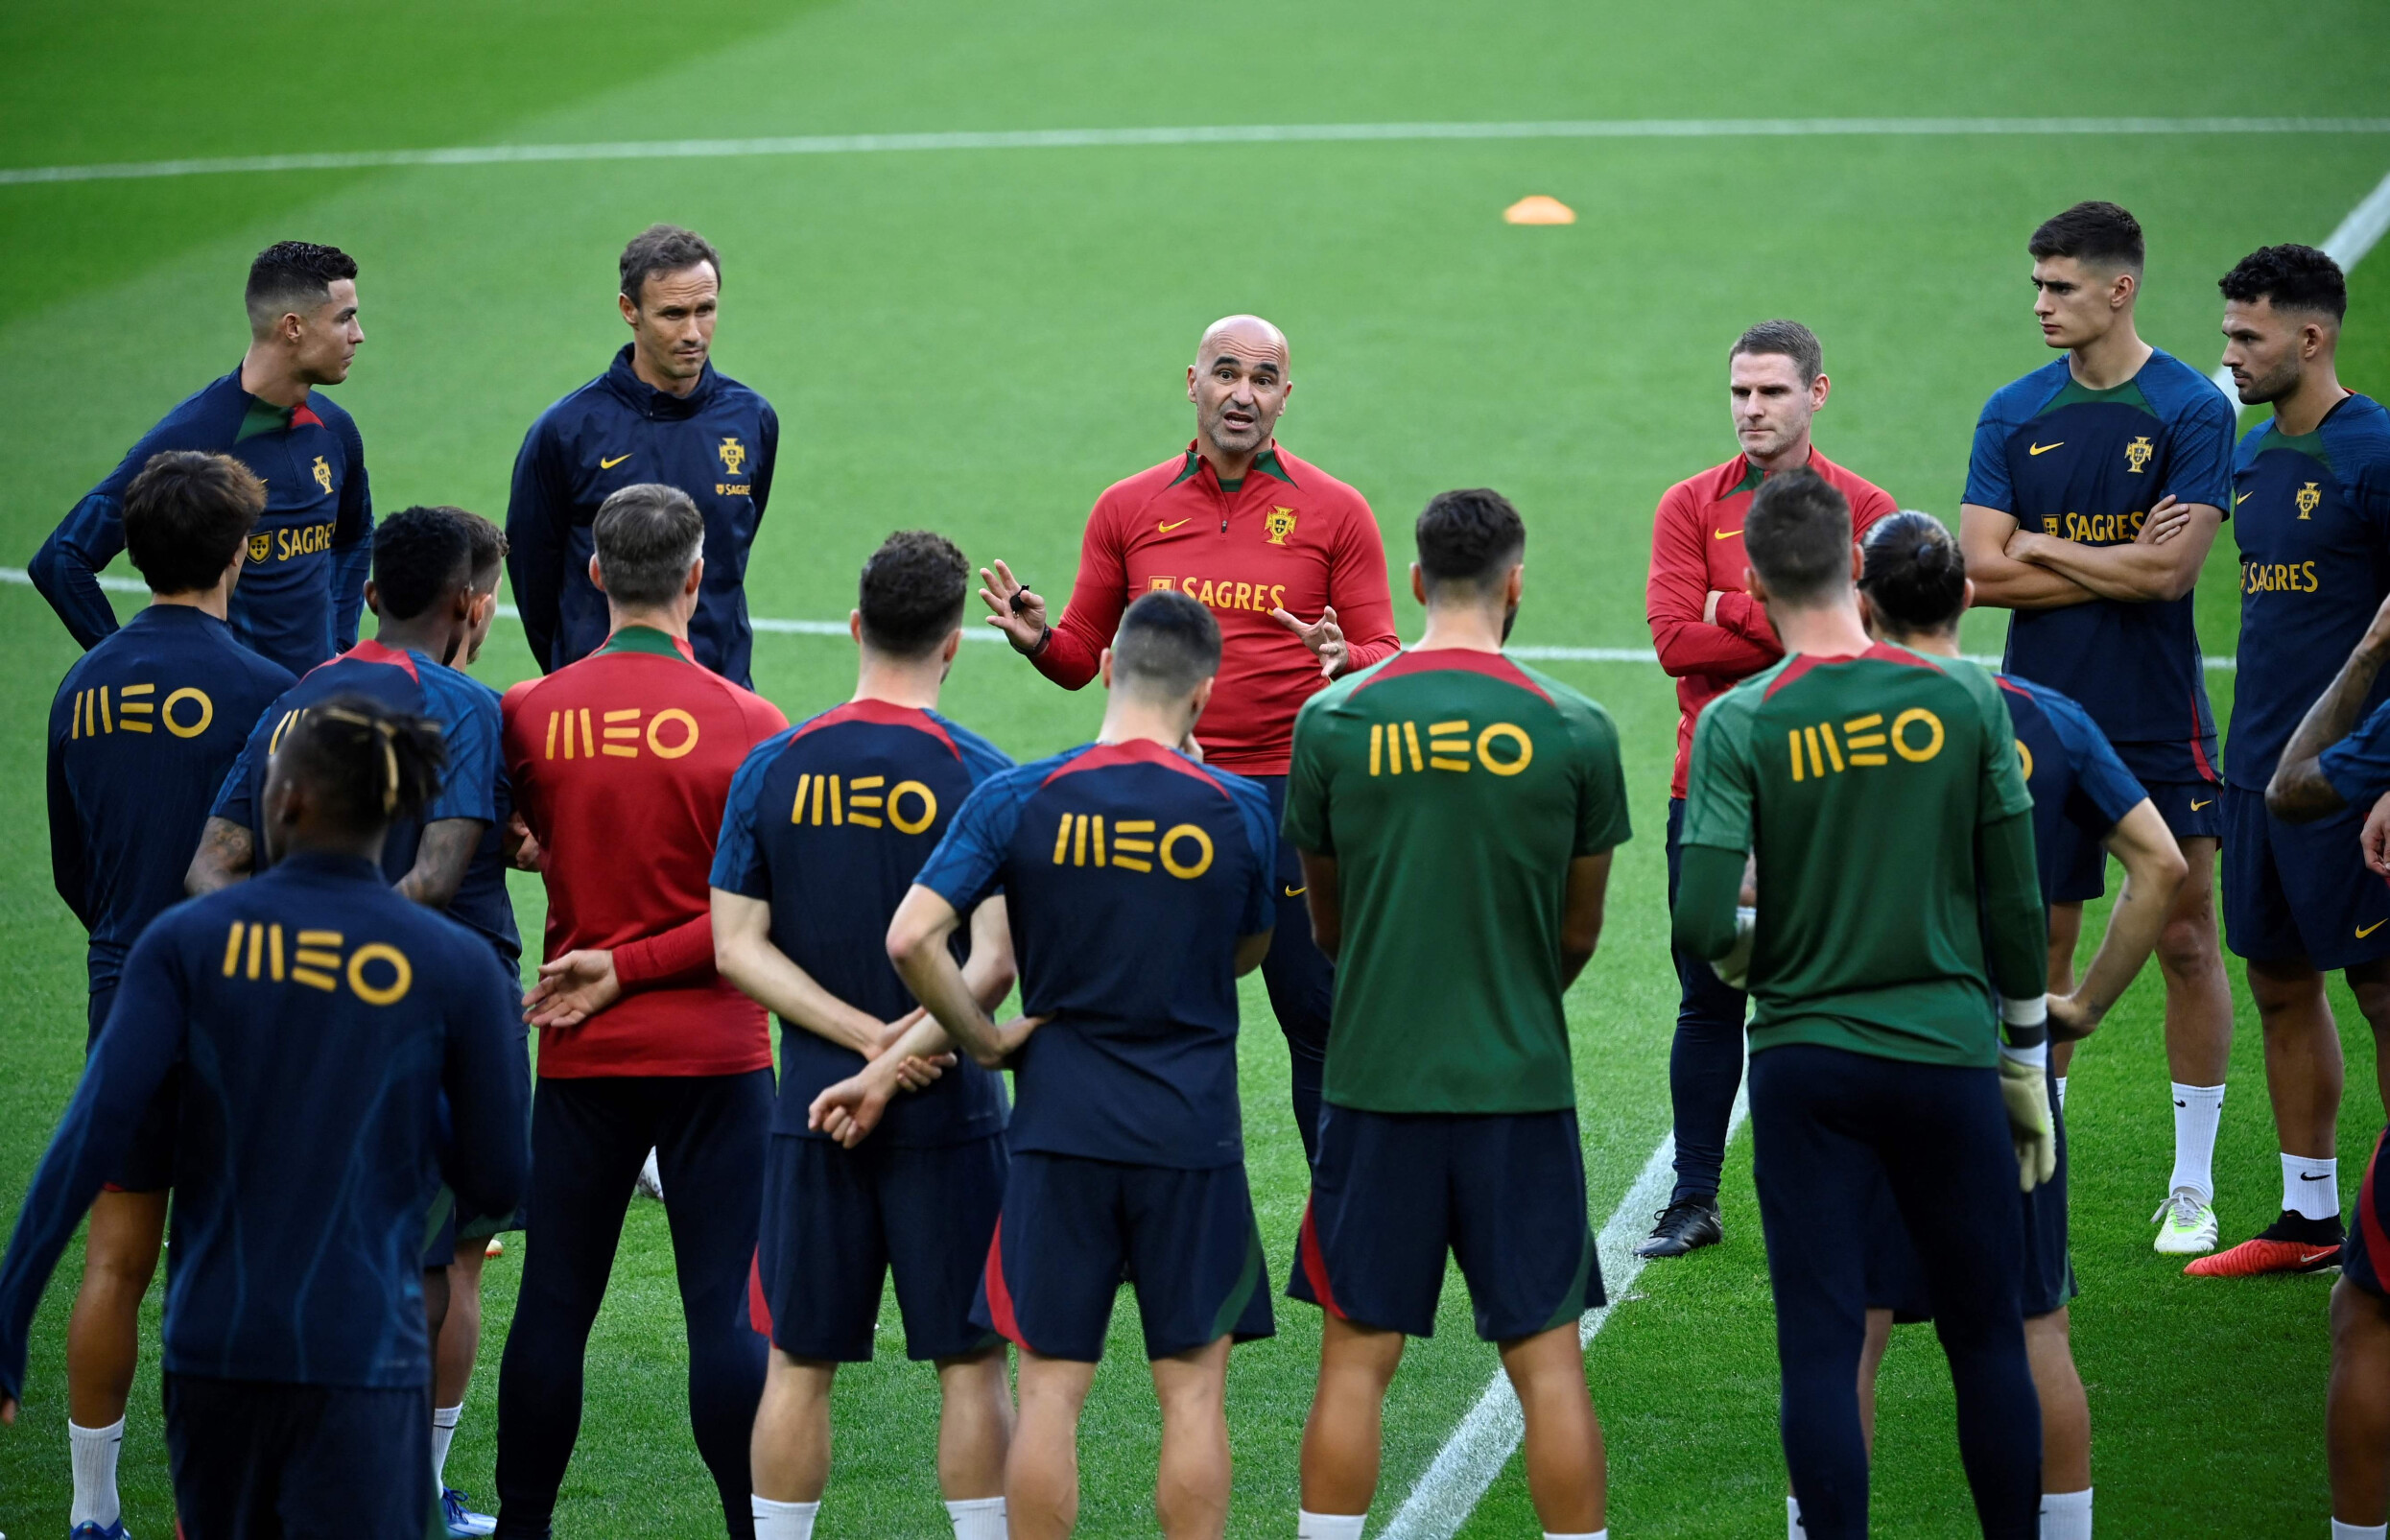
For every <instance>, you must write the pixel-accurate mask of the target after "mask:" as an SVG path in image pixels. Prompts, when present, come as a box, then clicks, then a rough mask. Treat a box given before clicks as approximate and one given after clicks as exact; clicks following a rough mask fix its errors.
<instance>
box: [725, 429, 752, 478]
mask: <svg viewBox="0 0 2390 1540" xmlns="http://www.w3.org/2000/svg"><path fill="white" fill-rule="evenodd" d="M718 453H720V454H721V456H722V470H723V471H724V472H725V473H726V474H728V475H732V476H736V475H737V474H739V467H740V466H741V465H744V464H745V463H746V445H745V444H743V443H741V442H739V440H738V438H737V437H736V436H735V435H733V436H730V437H726V438H723V439H722V448H721V449H720V450H719V451H718Z"/></svg>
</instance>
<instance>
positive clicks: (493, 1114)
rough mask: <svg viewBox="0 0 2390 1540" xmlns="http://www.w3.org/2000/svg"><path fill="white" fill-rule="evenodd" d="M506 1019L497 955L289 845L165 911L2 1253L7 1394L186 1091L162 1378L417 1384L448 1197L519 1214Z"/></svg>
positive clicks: (526, 1116) (367, 880)
mask: <svg viewBox="0 0 2390 1540" xmlns="http://www.w3.org/2000/svg"><path fill="white" fill-rule="evenodd" d="M515 1017H516V1011H515V1009H514V989H513V986H512V983H511V982H510V981H509V979H508V978H507V976H506V974H505V971H504V970H503V969H502V968H501V967H500V966H499V963H498V960H497V958H496V956H495V955H493V954H492V953H491V951H490V949H489V947H488V946H487V945H486V944H485V943H484V942H483V941H482V940H481V939H480V938H479V937H477V936H474V935H473V934H472V933H471V932H469V931H467V930H465V929H464V928H463V927H462V926H460V925H458V924H456V923H454V922H453V921H451V920H448V919H446V918H444V917H442V916H441V915H438V914H436V913H434V912H431V911H429V910H426V909H424V908H422V907H421V906H419V905H415V904H411V903H409V902H408V901H407V900H405V899H403V898H401V897H399V896H398V895H397V894H396V893H394V892H392V891H391V890H390V887H389V886H388V885H387V884H386V883H384V882H383V880H382V874H381V872H380V871H379V870H377V869H376V868H375V867H374V866H373V865H372V864H371V863H369V862H367V861H364V860H361V859H358V858H354V857H340V856H329V855H322V854H318V853H314V852H299V853H296V854H293V855H291V856H288V857H286V858H285V859H284V860H283V861H281V862H280V863H279V864H278V865H275V866H274V867H273V868H272V870H271V871H268V872H267V873H266V874H265V875H263V876H261V877H259V878H258V879H256V880H255V881H254V882H246V883H239V884H236V885H234V886H233V887H230V888H225V889H223V890H222V891H220V892H215V893H211V894H209V895H208V896H206V897H204V898H199V899H193V900H192V901H190V902H188V903H185V904H179V905H177V906H176V907H175V908H173V909H171V910H168V911H167V912H165V913H164V914H161V915H160V916H158V918H157V919H156V920H155V921H154V923H153V924H152V925H151V926H150V928H149V929H148V930H147V931H145V932H144V933H142V936H141V939H140V940H139V941H137V942H135V943H134V945H133V949H132V955H131V956H130V958H129V959H128V960H127V961H126V964H125V973H124V980H123V983H121V984H120V986H119V987H118V990H117V994H116V1006H115V1009H114V1011H113V1013H112V1014H111V1015H110V1016H109V1018H108V1022H107V1029H106V1031H103V1032H102V1033H101V1034H100V1037H99V1041H98V1043H97V1044H96V1046H95V1047H94V1048H93V1051H92V1055H91V1061H90V1064H89V1066H88V1067H87V1068H86V1069H85V1071H84V1073H83V1083H82V1085H81V1086H79V1087H78V1088H77V1090H76V1092H75V1097H74V1100H73V1101H72V1102H70V1103H68V1105H67V1109H66V1117H65V1120H64V1121H63V1122H62V1123H60V1124H59V1128H58V1132H57V1133H56V1134H55V1135H53V1136H52V1138H51V1141H50V1149H49V1151H48V1153H46V1154H45V1155H43V1157H42V1160H41V1165H40V1166H39V1168H38V1169H37V1170H36V1171H35V1173H34V1180H33V1187H32V1189H31V1191H30V1192H28V1193H27V1194H26V1197H25V1206H24V1207H23V1209H22V1210H20V1211H19V1213H18V1215H17V1221H16V1233H15V1234H14V1235H13V1236H12V1238H11V1239H10V1242H9V1249H8V1254H7V1257H6V1260H5V1261H0V1394H5V1395H9V1396H17V1397H21V1396H22V1393H23V1389H24V1383H25V1350H26V1334H27V1332H28V1331H29V1330H30V1328H31V1325H32V1321H33V1316H34V1311H35V1306H36V1305H38V1304H39V1303H40V1300H41V1291H42V1287H43V1285H44V1284H46V1283H47V1282H48V1280H49V1277H50V1273H51V1270H52V1269H53V1268H55V1267H56V1266H57V1264H58V1259H59V1252H60V1251H62V1250H63V1249H64V1248H65V1245H66V1243H67V1241H68V1240H69V1239H71V1238H72V1237H73V1235H74V1233H75V1227H76V1225H77V1224H78V1223H80V1222H81V1221H82V1219H83V1212H84V1210H86V1209H87V1208H89V1207H90V1205H91V1200H92V1198H93V1197H94V1196H97V1195H98V1193H99V1191H100V1188H101V1184H102V1183H103V1182H104V1181H105V1180H106V1177H107V1175H108V1173H109V1172H110V1171H111V1170H112V1169H113V1168H114V1167H115V1165H116V1163H117V1161H118V1160H119V1158H120V1157H121V1156H122V1155H123V1153H124V1150H125V1147H126V1145H127V1144H128V1143H129V1142H130V1140H131V1139H132V1137H133V1135H134V1133H135V1131H136V1129H137V1127H138V1125H140V1123H141V1120H142V1115H143V1112H144V1110H145V1109H146V1108H147V1107H148V1106H149V1105H150V1103H151V1102H152V1099H153V1098H154V1096H155V1095H156V1094H157V1092H158V1090H159V1087H160V1086H161V1085H163V1084H165V1083H166V1082H167V1081H168V1078H169V1076H170V1075H173V1076H175V1077H176V1078H177V1083H178V1091H177V1092H176V1093H173V1094H175V1095H176V1099H177V1126H176V1133H175V1151H174V1192H175V1205H174V1219H173V1230H172V1244H173V1247H174V1251H173V1255H174V1267H173V1268H171V1269H170V1271H169V1273H168V1276H167V1282H166V1322H165V1333H164V1336H165V1346H166V1352H165V1367H166V1371H167V1372H168V1373H170V1374H195V1375H205V1376H209V1377H212V1378H219V1379H237V1380H262V1381H268V1382H272V1383H278V1384H305V1385H336V1386H390V1387H397V1386H422V1385H423V1384H424V1383H425V1380H426V1376H428V1375H429V1374H430V1373H431V1358H430V1351H429V1343H428V1341H427V1339H426V1336H425V1332H424V1321H423V1292H422V1281H421V1270H422V1255H423V1229H424V1222H425V1220H426V1219H427V1218H428V1216H429V1214H430V1210H431V1206H432V1201H433V1198H434V1196H435V1195H436V1194H437V1193H438V1188H439V1185H440V1183H441V1182H443V1181H445V1182H446V1183H447V1184H448V1185H449V1186H450V1187H451V1188H453V1189H455V1191H456V1193H457V1196H458V1197H459V1198H460V1199H461V1201H462V1202H463V1203H464V1204H465V1206H467V1207H468V1208H471V1209H473V1210H474V1211H476V1212H479V1213H485V1214H504V1213H507V1212H509V1211H510V1210H511V1209H512V1208H513V1207H514V1206H515V1204H516V1203H517V1202H519V1201H520V1200H521V1198H522V1195H523V1190H524V1184H525V1180H526V1177H527V1175H528V1173H529V1171H530V1165H531V1149H530V1139H529V1137H528V1132H527V1130H528V1128H529V1126H530V1122H529V1120H530V1110H529V1109H530V1070H529V1066H528V1065H527V1064H526V1062H525V1060H524V1056H523V1050H522V1046H521V1042H520V1039H519V1038H518V1037H517V1035H516V1031H515ZM443 1108H444V1113H443Z"/></svg>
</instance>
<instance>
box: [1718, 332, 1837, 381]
mask: <svg viewBox="0 0 2390 1540" xmlns="http://www.w3.org/2000/svg"><path fill="white" fill-rule="evenodd" d="M1746 353H1750V354H1761V353H1776V354H1780V355H1782V356H1783V357H1786V358H1788V359H1790V360H1792V367H1794V368H1796V369H1798V370H1800V371H1801V383H1802V384H1803V385H1815V384H1816V383H1817V376H1818V375H1820V374H1823V373H1824V372H1825V371H1826V348H1825V344H1822V343H1820V342H1819V341H1818V340H1817V334H1816V333H1815V332H1813V331H1811V330H1810V329H1809V328H1808V327H1807V326H1804V325H1802V324H1801V323H1800V322H1799V321H1797V320H1763V321H1761V322H1760V323H1759V324H1758V325H1757V326H1754V327H1752V328H1751V329H1750V330H1748V331H1746V332H1744V333H1743V334H1742V335H1741V336H1740V337H1738V338H1736V339H1735V345H1734V346H1732V347H1730V348H1728V349H1727V350H1726V362H1728V363H1729V364H1731V363H1733V362H1734V361H1735V360H1736V359H1738V358H1740V357H1742V356H1743V355H1744V354H1746Z"/></svg>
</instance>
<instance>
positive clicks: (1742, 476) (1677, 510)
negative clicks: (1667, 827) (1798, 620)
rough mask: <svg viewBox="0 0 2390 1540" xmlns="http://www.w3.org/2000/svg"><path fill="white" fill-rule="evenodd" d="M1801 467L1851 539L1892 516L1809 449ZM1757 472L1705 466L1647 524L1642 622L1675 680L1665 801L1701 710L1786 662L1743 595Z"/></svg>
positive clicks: (1888, 507)
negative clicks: (1842, 517) (1844, 512)
mask: <svg viewBox="0 0 2390 1540" xmlns="http://www.w3.org/2000/svg"><path fill="white" fill-rule="evenodd" d="M1809 468H1810V469H1811V470H1813V471H1815V472H1817V474H1818V475H1820V476H1823V477H1824V478H1825V479H1826V480H1827V482H1828V483H1829V484H1831V485H1832V486H1834V487H1836V488H1837V489H1838V490H1840V491H1841V493H1842V495H1843V496H1844V497H1846V498H1848V499H1849V500H1850V504H1851V533H1852V536H1853V537H1854V538H1857V537H1858V536H1859V535H1862V534H1865V533H1867V527H1868V526H1869V525H1871V524H1873V523H1875V522H1876V521H1877V520H1878V519H1880V518H1881V517H1883V516H1884V515H1885V514H1886V513H1890V512H1892V511H1893V510H1894V504H1893V502H1892V499H1891V497H1890V495H1889V494H1887V493H1886V492H1885V491H1884V490H1883V489H1882V488H1881V487H1880V486H1876V485H1875V484H1874V483H1873V482H1870V481H1868V480H1867V479H1866V478H1864V477H1861V476H1858V475H1854V474H1853V473H1852V472H1850V471H1847V470H1844V469H1843V468H1842V467H1841V466H1839V465H1837V464H1835V463H1834V462H1833V461H1831V460H1828V459H1827V458H1826V457H1825V456H1824V455H1821V454H1819V453H1818V452H1817V451H1815V450H1814V449H1812V450H1810V464H1809ZM1761 480H1762V477H1761V474H1760V468H1759V467H1758V466H1757V465H1754V464H1753V463H1751V459H1750V457H1749V456H1747V455H1737V456H1736V457H1735V458H1734V459H1732V460H1730V461H1728V462H1726V463H1724V464H1723V465H1713V466H1711V467H1710V468H1709V469H1708V470H1705V471H1703V472H1702V473H1701V474H1700V475H1698V476H1689V477H1687V478H1686V479H1685V480H1683V481H1681V482H1678V483H1677V484H1676V485H1675V486H1671V487H1669V488H1668V491H1667V492H1666V493H1665V494H1664V495H1663V496H1662V497H1661V499H1660V507H1659V510H1658V511H1657V512H1656V513H1655V514H1654V515H1653V516H1652V521H1651V578H1650V581H1649V582H1648V584H1646V586H1645V590H1644V609H1645V619H1647V620H1648V621H1649V622H1650V624H1651V643H1652V646H1653V647H1654V648H1655V649H1657V650H1658V652H1659V653H1660V667H1661V668H1663V669H1665V670H1667V671H1668V673H1669V674H1671V675H1675V678H1676V705H1677V721H1676V767H1675V769H1674V770H1672V771H1671V772H1670V777H1671V778H1670V779H1669V781H1668V794H1669V795H1670V796H1683V795H1684V794H1685V771H1686V769H1687V768H1688V767H1689V766H1690V765H1691V764H1692V727H1693V723H1695V722H1697V721H1698V720H1700V717H1701V710H1702V708H1703V707H1704V706H1707V705H1708V704H1709V703H1710V702H1711V701H1713V700H1715V699H1717V698H1718V697H1719V696H1721V695H1724V694H1725V693H1726V692H1727V691H1728V690H1730V689H1732V688H1733V687H1734V686H1735V685H1736V683H1737V682H1739V681H1740V680H1743V679H1747V678H1749V677H1750V676H1751V675H1754V674H1757V673H1759V672H1760V670H1762V669H1763V668H1766V667H1767V666H1768V665H1769V664H1771V663H1774V662H1775V661H1776V660H1777V659H1778V658H1781V657H1783V656H1784V655H1785V649H1784V644H1783V643H1782V642H1779V641H1778V640H1776V629H1775V628H1774V627H1772V626H1770V625H1768V623H1767V611H1766V610H1764V609H1763V608H1761V607H1760V603H1759V601H1758V600H1756V599H1753V598H1752V597H1751V595H1750V594H1749V592H1747V591H1746V590H1745V588H1744V587H1743V579H1742V574H1743V569H1744V568H1745V567H1747V566H1749V565H1750V561H1749V559H1748V557H1746V555H1745V553H1744V551H1743V549H1742V521H1743V516H1744V515H1745V514H1747V513H1749V512H1750V511H1751V497H1752V494H1753V493H1755V492H1757V491H1758V490H1759V489H1760V482H1761ZM1712 593H1716V594H1717V595H1718V596H1719V597H1718V601H1717V617H1716V620H1704V619H1703V618H1702V616H1703V611H1704V610H1705V609H1706V608H1707V607H1708V605H1709V602H1710V595H1711V594H1712Z"/></svg>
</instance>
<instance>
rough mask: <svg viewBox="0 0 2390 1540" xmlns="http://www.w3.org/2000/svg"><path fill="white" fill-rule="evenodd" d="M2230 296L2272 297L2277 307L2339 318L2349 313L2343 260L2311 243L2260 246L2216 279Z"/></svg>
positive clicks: (2245, 299)
mask: <svg viewBox="0 0 2390 1540" xmlns="http://www.w3.org/2000/svg"><path fill="white" fill-rule="evenodd" d="M2215 286H2216V288H2218V289H2219V290H2221V291H2223V294H2224V297H2225V298H2227V299H2234V300H2238V301H2239V302H2240V303H2242V304H2249V303H2251V302H2253V301H2256V300H2259V299H2270V300H2272V301H2273V302H2274V308H2275V309H2276V310H2302V311H2307V312H2308V313H2309V314H2312V315H2318V316H2330V317H2331V319H2332V320H2340V319H2341V318H2342V317H2344V316H2346V315H2347V314H2348V313H2349V279H2348V275H2347V274H2346V273H2344V272H2341V271H2340V264H2339V263H2337V262H2334V261H2333V260H2332V259H2331V256H2329V255H2328V254H2326V253H2325V252H2322V251H2318V250H2317V249H2315V248H2313V247H2311V246H2261V247H2259V248H2258V249H2256V250H2254V251H2252V252H2250V253H2249V254H2248V255H2247V256H2245V257H2242V258H2241V259H2240V260H2239V261H2238V262H2236V263H2234V264H2233V271H2232V272H2228V273H2226V274H2224V276H2222V277H2221V278H2218V279H2216V280H2215Z"/></svg>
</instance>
